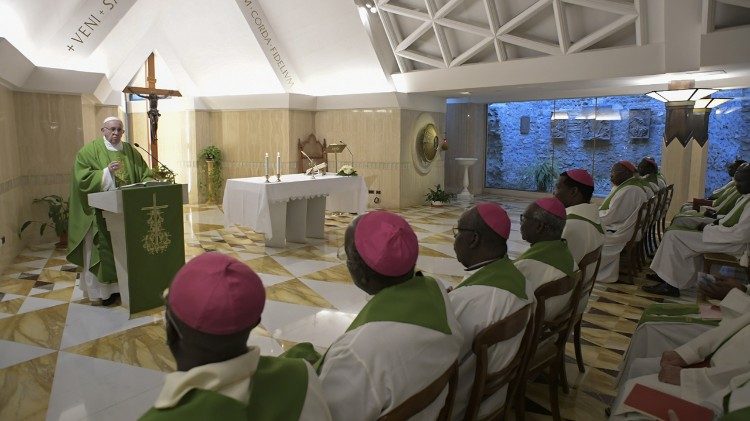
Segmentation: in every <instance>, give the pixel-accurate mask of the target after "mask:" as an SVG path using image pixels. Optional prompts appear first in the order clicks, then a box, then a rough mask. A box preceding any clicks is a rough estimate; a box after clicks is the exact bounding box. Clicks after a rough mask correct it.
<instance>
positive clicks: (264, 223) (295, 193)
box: [223, 174, 367, 238]
mask: <svg viewBox="0 0 750 421" xmlns="http://www.w3.org/2000/svg"><path fill="white" fill-rule="evenodd" d="M275 179H276V176H275V175H274V176H272V177H271V182H269V183H266V178H265V177H250V178H231V179H229V180H227V183H226V186H225V188H224V202H223V205H224V223H225V225H230V224H237V225H242V226H246V227H250V228H252V230H253V231H255V232H259V233H263V234H266V237H269V238H270V237H273V236H274V232H273V228H272V221H271V208H272V207H273V205H274V204H278V203H280V202H289V201H293V200H300V199H313V198H321V197H325V198H326V200H325V204H326V205H325V209H326V210H329V211H338V212H349V213H358V214H363V213H365V212H366V211H367V186H366V185H365V180H364V178H363V177H361V176H350V177H346V176H339V175H335V174H326V175H323V176H321V175H319V176H316V177H315V179H312V178H310V176H309V175H305V174H285V175H282V176H281V181H280V182H276V181H274V180H275Z"/></svg>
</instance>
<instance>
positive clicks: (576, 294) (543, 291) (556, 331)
mask: <svg viewBox="0 0 750 421" xmlns="http://www.w3.org/2000/svg"><path fill="white" fill-rule="evenodd" d="M580 280H581V271H580V270H577V271H575V273H574V274H573V275H572V276H565V277H563V278H560V279H557V280H555V281H552V282H548V283H546V284H544V285H542V286H540V287H539V288H537V289H536V291H534V296H535V297H536V309H534V326H533V329H534V330H533V332H534V334H533V336H532V339H531V345H530V348H529V350H530V352H529V353H530V354H532V355H531V356H532V357H533V353H534V352H536V348H537V345H539V343H540V342H542V341H544V340H545V339H547V338H549V337H552V336H555V335H558V341H559V340H560V339H562V341H563V342H565V341H566V340H567V333H566V330H567V327H569V325H570V321H571V320H572V319H573V313H574V312H575V311H576V309H577V307H578V301H579V300H580V298H581V286H582V283H581V282H580ZM570 292H572V294H571V296H570V299H569V300H568V305H567V306H566V308H565V309H564V310H563V311H562V312H560V314H558V315H557V316H556V317H554V318H553V319H552V320H545V315H546V312H547V300H549V299H550V298H553V297H558V296H561V295H565V294H568V293H570ZM563 335H564V336H565V337H564V338H561V337H562V336H563Z"/></svg>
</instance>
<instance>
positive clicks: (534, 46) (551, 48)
mask: <svg viewBox="0 0 750 421" xmlns="http://www.w3.org/2000/svg"><path fill="white" fill-rule="evenodd" d="M498 38H499V39H500V41H503V42H507V43H508V44H513V45H518V46H519V47H524V48H528V49H530V50H535V51H539V52H542V53H545V54H549V55H553V56H554V55H560V54H561V52H560V46H559V45H556V44H552V43H549V42H545V41H537V40H532V39H528V38H523V37H519V36H516V35H510V34H506V35H500V36H499V37H498Z"/></svg>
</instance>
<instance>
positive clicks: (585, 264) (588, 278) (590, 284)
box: [576, 246, 604, 318]
mask: <svg viewBox="0 0 750 421" xmlns="http://www.w3.org/2000/svg"><path fill="white" fill-rule="evenodd" d="M603 248H604V246H599V248H598V249H596V250H594V251H592V252H591V253H588V254H586V255H585V256H583V257H582V258H581V261H580V262H579V263H578V267H579V268H580V269H581V294H580V297H581V298H580V300H579V302H580V301H582V300H583V299H584V298H585V299H588V297H589V296H590V295H591V291H593V289H594V284H595V283H596V275H598V274H599V266H600V265H601V264H602V249H603ZM594 263H596V265H595V266H594V270H592V271H591V272H590V273H589V271H588V268H589V267H591V265H592V264H594ZM584 310H585V308H580V307H579V308H578V311H576V318H577V316H580V315H581V314H583V311H584Z"/></svg>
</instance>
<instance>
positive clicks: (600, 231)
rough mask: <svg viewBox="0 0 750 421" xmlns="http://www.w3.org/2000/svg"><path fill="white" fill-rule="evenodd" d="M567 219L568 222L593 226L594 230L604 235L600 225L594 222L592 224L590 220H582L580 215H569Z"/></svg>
mask: <svg viewBox="0 0 750 421" xmlns="http://www.w3.org/2000/svg"><path fill="white" fill-rule="evenodd" d="M567 219H569V220H570V219H575V220H577V221H584V222H588V223H589V224H591V225H593V226H594V228H596V230H597V231H599V233H600V234H604V228H602V224H597V223H596V222H594V221H592V220H590V219H588V218H584V217H583V216H581V215H576V214H574V213H569V214H568V218H567Z"/></svg>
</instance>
